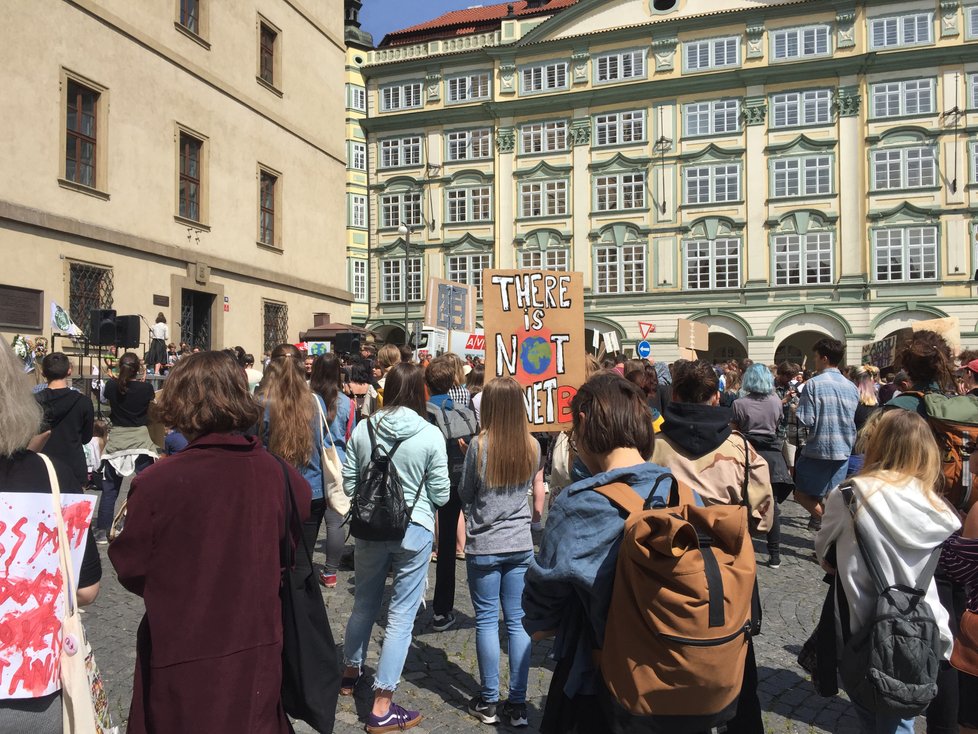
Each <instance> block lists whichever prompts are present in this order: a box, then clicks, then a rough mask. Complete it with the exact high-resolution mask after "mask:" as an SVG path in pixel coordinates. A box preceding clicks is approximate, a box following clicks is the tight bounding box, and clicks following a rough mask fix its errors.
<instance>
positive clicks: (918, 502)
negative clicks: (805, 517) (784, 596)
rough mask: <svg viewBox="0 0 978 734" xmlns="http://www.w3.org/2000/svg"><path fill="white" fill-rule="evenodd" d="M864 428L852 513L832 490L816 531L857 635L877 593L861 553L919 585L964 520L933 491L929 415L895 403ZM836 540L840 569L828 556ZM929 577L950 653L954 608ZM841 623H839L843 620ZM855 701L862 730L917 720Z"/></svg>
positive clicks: (936, 474) (892, 575) (936, 460)
mask: <svg viewBox="0 0 978 734" xmlns="http://www.w3.org/2000/svg"><path fill="white" fill-rule="evenodd" d="M866 428H868V430H866V429H864V435H863V443H864V446H865V451H866V460H865V463H864V464H863V468H862V469H861V470H860V471H859V473H857V474H856V476H855V477H853V478H852V480H850V482H851V486H852V497H853V503H854V508H853V509H854V512H852V511H850V508H849V507H848V506H847V505H846V501H845V496H844V493H843V492H842V491H841V488H836V489H834V490H832V491H831V492H830V493H829V495H828V497H827V499H826V502H825V515H824V517H823V518H822V529H821V530H820V531H819V533H818V535H817V536H816V537H815V551H816V553H817V554H818V558H819V561H820V562H821V563H822V565H823V566H825V567H826V569H827V570H829V571H830V572H833V573H838V574H839V579H840V581H841V582H842V588H843V589H844V590H845V596H846V601H847V603H848V608H849V619H850V628H851V630H850V631H851V633H852V634H857V633H858V632H859V631H860V629H861V628H862V627H864V626H865V625H866V624H867V623H869V622H870V621H871V619H872V618H873V612H874V608H875V604H876V599H877V597H878V595H879V590H878V589H877V588H876V586H875V583H874V581H873V578H872V576H871V574H870V571H869V569H868V568H867V565H866V562H865V561H864V560H863V555H862V552H865V553H866V554H867V555H868V556H870V557H872V558H874V559H876V561H877V563H878V565H879V567H880V569H881V570H882V571H883V574H884V576H885V583H887V584H902V585H904V586H908V587H910V588H917V585H918V582H920V580H921V577H922V576H923V575H924V571H925V568H926V567H927V566H928V563H929V561H931V558H932V556H933V554H934V552H935V551H936V549H937V548H939V547H940V545H941V544H942V543H943V542H944V541H945V540H946V539H947V538H948V536H950V535H951V533H953V532H954V531H955V530H957V529H958V528H959V527H960V526H961V522H960V520H959V519H958V516H957V513H956V512H954V510H953V509H952V508H951V506H950V505H948V504H947V503H946V502H945V501H944V500H943V499H942V498H941V497H940V496H939V495H938V494H937V492H936V491H935V487H938V486H939V484H938V483H939V481H940V479H941V456H940V450H939V448H938V446H937V442H936V441H935V440H934V436H933V434H932V433H931V430H930V427H929V426H928V425H927V422H926V421H925V420H924V419H923V418H922V417H920V416H919V415H917V414H916V413H914V412H911V411H907V410H889V411H886V412H885V413H884V414H883V415H882V417H881V418H879V419H878V420H875V421H874V422H873V423H871V424H869V425H868V426H867V427H866ZM843 486H846V485H843ZM856 525H858V527H859V539H858V542H857V539H856ZM860 545H861V547H862V552H861V551H860ZM833 546H834V547H835V551H836V564H837V565H836V567H835V568H833V567H832V566H831V565H830V564H828V563H827V561H826V556H827V555H829V556H830V553H829V550H830V549H831V548H832V547H833ZM924 581H926V589H924V591H925V592H926V594H925V599H924V600H925V602H926V603H927V605H928V606H929V607H930V609H931V611H932V612H933V613H934V616H935V618H936V620H937V624H938V626H939V628H940V633H941V641H942V643H943V644H942V645H941V649H940V650H938V651H937V653H938V654H939V655H940V656H941V658H942V659H943V660H947V659H948V658H949V657H950V654H951V639H952V638H951V630H950V627H949V617H948V613H947V611H946V610H945V609H944V607H943V606H942V605H941V603H940V600H939V598H938V595H937V585H936V583H935V582H934V579H933V577H931V578H930V579H929V580H927V579H924ZM837 629H841V628H840V627H839V625H838V624H837ZM856 708H857V712H858V714H859V718H860V722H861V724H862V727H863V731H865V732H867V733H869V734H883V733H886V732H892V733H894V734H897V733H900V734H902V733H904V732H906V733H907V734H911V733H912V732H913V730H914V724H913V719H901V718H899V717H898V716H895V715H892V714H886V713H881V712H874V711H870V710H868V709H865V708H863V707H861V706H858V705H857V707H856Z"/></svg>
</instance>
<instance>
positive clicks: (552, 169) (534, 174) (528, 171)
mask: <svg viewBox="0 0 978 734" xmlns="http://www.w3.org/2000/svg"><path fill="white" fill-rule="evenodd" d="M572 168H573V166H569V165H568V166H554V165H551V164H549V163H547V161H540V162H539V163H537V164H536V165H535V166H533V168H524V169H522V170H518V171H513V178H518V179H520V180H528V181H534V180H544V179H553V178H566V177H568V176H569V175H570V172H571V170H572Z"/></svg>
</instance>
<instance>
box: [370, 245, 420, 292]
mask: <svg viewBox="0 0 978 734" xmlns="http://www.w3.org/2000/svg"><path fill="white" fill-rule="evenodd" d="M404 264H405V259H404V257H403V256H401V257H386V258H383V259H382V260H381V261H380V298H379V299H378V300H379V301H380V302H381V303H403V302H404V290H405V286H407V300H408V301H414V302H417V301H421V300H423V297H424V291H423V290H422V276H423V275H424V258H422V257H416V256H411V257H410V258H408V261H407V271H408V272H407V274H406V275H407V277H406V278H405V272H404V270H405V268H404Z"/></svg>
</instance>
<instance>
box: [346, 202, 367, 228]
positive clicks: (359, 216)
mask: <svg viewBox="0 0 978 734" xmlns="http://www.w3.org/2000/svg"><path fill="white" fill-rule="evenodd" d="M350 226H351V227H356V228H357V229H366V228H367V197H366V196H364V195H363V194H350Z"/></svg>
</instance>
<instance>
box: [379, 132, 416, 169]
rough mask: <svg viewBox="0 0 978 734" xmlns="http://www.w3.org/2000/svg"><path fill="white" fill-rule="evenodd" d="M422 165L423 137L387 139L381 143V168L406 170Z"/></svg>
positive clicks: (412, 136)
mask: <svg viewBox="0 0 978 734" xmlns="http://www.w3.org/2000/svg"><path fill="white" fill-rule="evenodd" d="M420 165H421V136H420V135H409V136H407V137H403V138H387V139H385V140H381V141H380V166H379V168H405V167H417V166H420Z"/></svg>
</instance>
